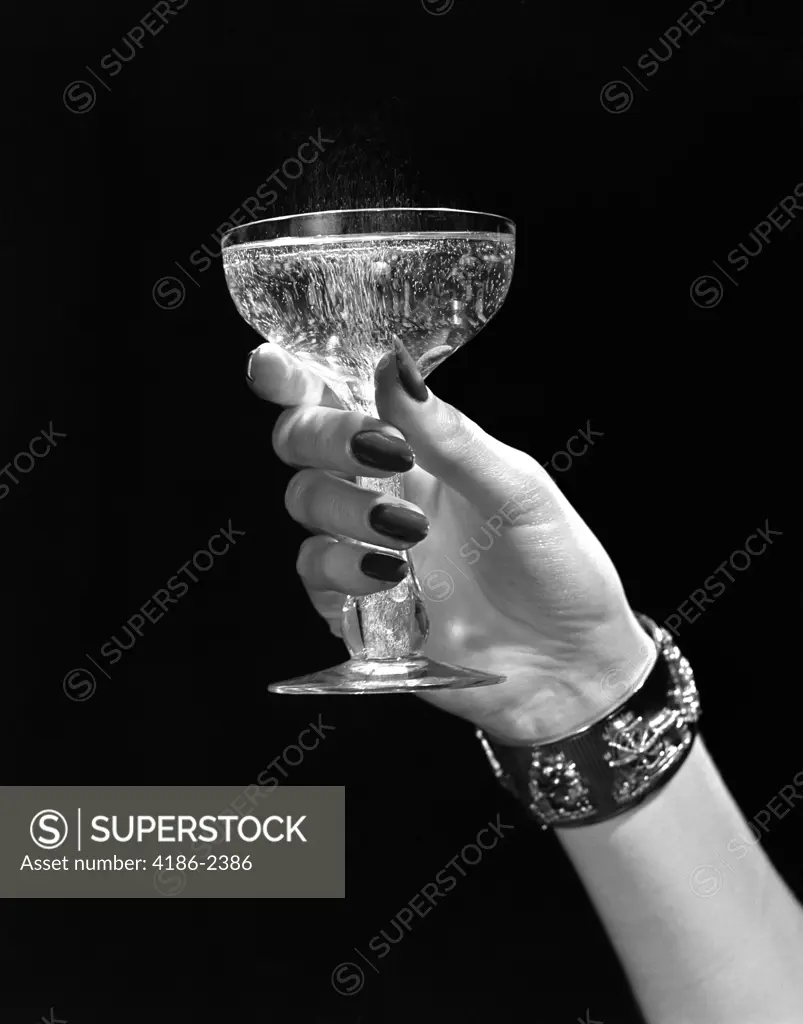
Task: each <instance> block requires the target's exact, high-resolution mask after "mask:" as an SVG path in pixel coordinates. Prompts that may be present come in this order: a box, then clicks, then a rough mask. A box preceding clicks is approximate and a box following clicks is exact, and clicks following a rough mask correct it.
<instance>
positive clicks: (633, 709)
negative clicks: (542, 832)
mask: <svg viewBox="0 0 803 1024" xmlns="http://www.w3.org/2000/svg"><path fill="white" fill-rule="evenodd" d="M636 617H637V618H638V620H639V621H640V622H641V624H642V626H643V627H644V628H645V630H646V631H647V632H648V633H649V635H650V636H651V637H652V639H653V641H654V642H655V644H656V646H657V647H658V660H657V661H656V663H655V667H654V668H653V669H652V671H651V672H650V674H649V675H648V676H647V678H646V680H645V681H644V683H643V684H642V685H641V686H640V687H639V689H638V690H636V691H635V693H632V694H631V695H630V696H629V697H628V698H627V700H626V701H625V702H624V703H623V704H622V705H621V706H620V707H618V708H616V710H614V711H613V712H612V713H611V714H609V715H608V716H607V717H605V718H603V719H602V720H601V721H599V722H597V723H596V724H594V725H591V726H589V727H588V728H586V729H583V730H581V731H580V732H578V733H575V734H573V735H571V736H569V737H566V738H565V739H562V740H558V741H556V742H553V743H545V744H539V745H537V746H528V747H508V746H503V745H501V744H498V743H497V742H496V741H495V740H494V741H491V740H489V739H488V737H487V736H486V735H485V733H484V732H483V731H482V730H481V729H478V730H477V737H478V738H479V740H480V742H481V743H482V745H483V748H484V750H485V753H486V754H487V755H488V760H489V761H490V763H491V767H492V768H493V770H494V773H495V774H496V777H497V778H498V779H499V781H500V782H501V784H502V785H503V786H504V787H505V788H506V789H508V790H510V792H512V793H513V794H514V795H515V796H516V797H518V798H519V799H520V800H522V801H523V802H524V803H525V804H526V805H527V807H528V809H529V810H530V812H531V814H532V815H533V816H534V817H535V818H536V819H537V820H538V821H539V822H540V824H541V827H542V828H543V829H547V828H549V827H550V826H551V827H560V828H567V827H572V826H578V825H591V824H594V823H596V822H600V821H605V820H607V819H608V818H613V817H615V816H616V815H618V814H622V813H624V812H625V811H629V810H631V809H632V808H633V807H635V806H637V805H638V804H639V803H641V802H642V801H643V800H644V799H645V798H646V797H647V796H649V795H650V794H651V793H653V792H655V791H656V790H657V789H659V788H660V787H661V786H663V785H665V784H666V782H668V781H669V779H670V778H671V777H672V776H673V775H674V774H675V772H676V771H677V770H678V768H679V767H680V766H681V764H682V763H683V762H684V761H685V759H686V757H687V756H688V753H689V751H690V750H691V746H692V742H693V740H694V736H695V734H696V731H697V730H696V723H697V721H698V719H699V717H700V699H699V695H698V693H697V687H696V686H695V683H694V675H693V673H692V670H691V666H690V665H689V663H688V661H687V660H686V659H685V658H684V657H683V655H682V654H681V653H680V651H679V650H678V648H677V646H676V645H675V642H674V639H673V638H672V636H671V634H670V633H668V632H667V631H666V630H665V629H663V628H662V627H660V626H658V625H656V623H655V622H653V621H652V619H650V618H648V617H647V616H646V615H641V614H639V613H638V612H637V613H636Z"/></svg>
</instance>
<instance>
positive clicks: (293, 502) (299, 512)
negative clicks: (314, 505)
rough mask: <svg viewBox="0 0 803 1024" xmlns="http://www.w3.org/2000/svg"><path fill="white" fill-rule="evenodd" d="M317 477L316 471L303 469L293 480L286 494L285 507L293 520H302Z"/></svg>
mask: <svg viewBox="0 0 803 1024" xmlns="http://www.w3.org/2000/svg"><path fill="white" fill-rule="evenodd" d="M315 477H316V473H315V470H314V469H302V470H301V471H300V472H299V473H296V475H295V476H294V477H293V478H292V480H291V481H290V483H289V484H288V485H287V490H286V491H285V494H284V505H285V508H286V509H287V511H288V512H289V513H290V515H291V516H292V517H293V519H301V518H302V517H303V516H304V510H305V507H306V505H307V502H308V500H309V492H310V490H311V489H312V486H313V484H314V481H315Z"/></svg>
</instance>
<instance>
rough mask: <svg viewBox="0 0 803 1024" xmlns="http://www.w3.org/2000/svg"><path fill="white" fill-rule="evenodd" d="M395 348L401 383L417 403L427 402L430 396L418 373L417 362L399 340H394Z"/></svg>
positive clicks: (397, 370)
mask: <svg viewBox="0 0 803 1024" xmlns="http://www.w3.org/2000/svg"><path fill="white" fill-rule="evenodd" d="M393 347H394V349H395V351H396V372H397V373H398V375H399V383H400V384H401V386H402V387H403V388H404V390H405V391H406V392H407V394H408V395H409V396H410V398H414V399H415V400H416V402H426V400H427V397H428V395H429V391H428V389H427V386H426V384H425V383H424V378H423V377H422V376H421V374H420V373H419V372H418V367H417V366H416V365H415V360H414V359H413V357H412V356H411V355H410V353H409V352H408V351H407V349H406V348H405V347H404V345H403V344H402V342H401V341H400V340H399V339H398V338H394V339H393Z"/></svg>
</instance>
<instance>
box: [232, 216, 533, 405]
mask: <svg viewBox="0 0 803 1024" xmlns="http://www.w3.org/2000/svg"><path fill="white" fill-rule="evenodd" d="M513 262H514V240H513V238H512V237H510V236H505V235H498V234H492V233H470V232H447V231H444V232H438V233H416V234H392V235H337V236H331V237H321V238H298V239H292V240H289V239H286V238H284V239H275V240H272V241H269V242H247V243H245V244H243V245H234V246H230V247H229V248H227V249H224V251H223V266H224V269H225V272H226V279H227V282H228V286H229V290H230V292H231V294H232V297H233V298H234V302H235V304H236V305H237V309H238V310H239V312H240V314H241V315H242V316H243V317H244V318H245V320H247V321H248V323H249V324H250V325H251V326H252V327H253V328H254V329H255V330H256V331H258V332H259V334H261V335H262V337H263V338H265V339H266V340H267V341H271V342H275V343H276V344H277V345H280V346H281V347H282V348H284V349H287V350H288V351H289V352H292V353H293V354H294V355H295V356H297V357H298V358H299V359H301V360H302V361H304V362H309V363H310V364H312V365H313V367H314V369H315V371H316V372H317V373H318V374H319V375H320V376H322V377H323V378H324V379H325V380H326V382H327V383H328V384H329V386H330V388H331V389H332V390H333V391H334V392H335V394H336V395H337V396H338V398H339V399H340V401H341V402H342V404H343V405H344V406H345V407H346V408H361V409H364V410H366V411H371V410H372V409H373V402H374V395H373V372H374V368H375V367H376V364H377V362H378V361H379V359H380V358H381V356H382V355H383V354H384V353H385V352H388V351H389V350H390V349H391V348H392V345H393V339H394V338H395V337H398V338H400V339H401V340H402V341H403V342H404V344H405V346H406V347H407V349H408V351H409V352H410V354H411V355H412V356H413V358H414V359H415V360H416V362H417V364H418V368H419V370H420V371H421V373H422V374H424V375H426V374H427V373H429V372H430V371H431V370H433V369H434V368H435V367H436V366H437V365H438V364H439V363H441V362H442V361H443V360H444V359H445V358H446V357H447V356H448V355H450V354H451V353H452V352H453V351H454V350H455V349H457V348H458V347H459V346H460V345H463V344H465V342H466V341H468V340H469V338H472V337H473V336H474V335H475V334H476V333H477V332H478V331H480V330H481V329H482V328H483V327H484V326H485V324H486V323H487V322H488V321H489V320H490V319H491V317H492V316H493V315H494V314H495V313H496V312H497V311H498V309H499V308H500V306H501V305H502V303H503V302H504V299H505V296H506V295H507V291H508V288H509V287H510V281H511V278H512V276H513Z"/></svg>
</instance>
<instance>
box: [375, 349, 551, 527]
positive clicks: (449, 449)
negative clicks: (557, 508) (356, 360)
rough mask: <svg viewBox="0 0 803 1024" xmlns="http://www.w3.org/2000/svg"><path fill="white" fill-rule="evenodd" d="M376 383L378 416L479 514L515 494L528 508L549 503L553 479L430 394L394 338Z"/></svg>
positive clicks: (424, 465)
mask: <svg viewBox="0 0 803 1024" xmlns="http://www.w3.org/2000/svg"><path fill="white" fill-rule="evenodd" d="M375 384H376V406H377V411H378V413H379V416H380V418H381V419H383V420H385V422H386V423H391V424H392V425H393V426H394V427H396V428H397V429H398V430H400V431H401V432H402V434H404V437H405V438H406V440H407V441H408V443H409V444H410V445H411V446H412V448H413V450H414V451H415V455H416V462H417V464H418V465H419V466H420V467H421V468H422V469H425V470H426V471H427V472H428V473H431V474H432V475H433V476H435V477H438V479H440V480H442V481H443V482H444V483H445V484H447V485H448V486H449V487H451V488H452V489H453V490H455V491H457V492H458V494H461V495H462V496H463V497H464V498H466V500H467V501H469V502H471V503H472V505H474V506H475V508H477V509H478V510H479V511H480V512H481V513H482V514H484V515H492V514H494V513H497V512H499V510H500V508H501V507H502V506H503V505H504V504H505V503H506V502H510V501H512V500H513V499H514V497H518V498H519V499H521V498H524V497H526V498H528V499H530V507H531V508H532V507H533V504H537V505H544V504H549V505H552V498H553V497H554V495H551V494H550V491H551V489H552V488H551V487H550V485H552V480H551V478H550V477H549V475H548V474H547V473H546V471H545V470H544V469H543V468H542V467H541V466H540V465H539V464H538V463H537V462H536V461H535V460H534V459H531V458H530V457H529V456H528V455H525V454H524V453H523V452H520V451H518V450H517V449H515V448H511V447H509V446H508V445H505V444H502V442H501V441H497V439H496V438H494V437H491V435H490V434H487V433H486V432H485V431H484V430H482V428H481V427H479V426H477V424H476V423H474V422H473V421H472V420H470V419H469V418H468V417H467V416H464V415H463V413H461V412H460V411H459V410H458V409H455V408H454V406H452V405H449V404H448V403H447V402H443V401H441V399H439V398H438V397H437V395H435V394H433V393H432V391H430V389H429V388H428V387H427V386H426V384H425V383H424V379H423V377H422V376H421V373H420V372H419V370H418V367H417V366H416V363H415V360H414V359H413V358H412V356H411V355H410V353H409V352H408V351H407V349H406V348H405V347H404V345H403V344H402V342H401V341H399V340H398V339H395V340H394V349H393V351H392V352H390V353H388V354H387V355H385V356H383V358H382V359H381V360H380V361H379V364H378V365H377V368H376V375H375ZM553 486H554V485H553Z"/></svg>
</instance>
